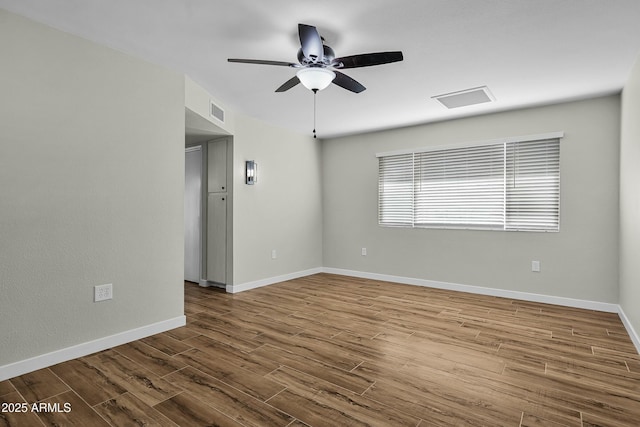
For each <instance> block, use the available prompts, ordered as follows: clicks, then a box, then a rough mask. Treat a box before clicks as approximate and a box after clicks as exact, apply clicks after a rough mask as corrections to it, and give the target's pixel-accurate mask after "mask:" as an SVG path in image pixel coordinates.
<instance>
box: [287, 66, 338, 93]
mask: <svg viewBox="0 0 640 427" xmlns="http://www.w3.org/2000/svg"><path fill="white" fill-rule="evenodd" d="M296 76H297V77H298V80H300V83H302V84H303V85H304V87H306V88H307V89H309V90H322V89H325V88H326V87H327V86H329V85H330V84H331V82H332V81H333V79H335V78H336V73H334V72H333V71H331V70H328V69H326V68H320V67H310V68H301V69H300V70H298V72H297V73H296Z"/></svg>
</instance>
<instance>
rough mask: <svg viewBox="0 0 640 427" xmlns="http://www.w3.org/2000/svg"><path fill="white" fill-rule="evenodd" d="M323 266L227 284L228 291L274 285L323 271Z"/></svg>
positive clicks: (233, 292) (240, 290)
mask: <svg viewBox="0 0 640 427" xmlns="http://www.w3.org/2000/svg"><path fill="white" fill-rule="evenodd" d="M323 271H324V269H323V268H322V267H317V268H311V269H309V270H303V271H296V272H294V273H288V274H283V275H281V276H275V277H268V278H266V279H260V280H256V281H253V282H246V283H240V284H238V285H227V292H229V293H232V294H235V293H237V292H243V291H248V290H250V289H255V288H261V287H263V286H268V285H273V284H274V283H279V282H286V281H287V280H293V279H298V278H300V277H305V276H311V275H312V274H318V273H322V272H323Z"/></svg>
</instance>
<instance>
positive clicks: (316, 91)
mask: <svg viewBox="0 0 640 427" xmlns="http://www.w3.org/2000/svg"><path fill="white" fill-rule="evenodd" d="M317 94H318V89H313V137H314V138H317V137H316V95H317Z"/></svg>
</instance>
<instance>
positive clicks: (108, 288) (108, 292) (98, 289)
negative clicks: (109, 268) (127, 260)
mask: <svg viewBox="0 0 640 427" xmlns="http://www.w3.org/2000/svg"><path fill="white" fill-rule="evenodd" d="M112 298H113V285H112V284H111V283H109V284H106V285H98V286H94V287H93V302H98V301H105V300H108V299H112Z"/></svg>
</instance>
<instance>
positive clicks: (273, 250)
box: [271, 249, 278, 259]
mask: <svg viewBox="0 0 640 427" xmlns="http://www.w3.org/2000/svg"><path fill="white" fill-rule="evenodd" d="M276 258H278V253H277V252H276V250H275V249H272V250H271V259H276Z"/></svg>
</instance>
